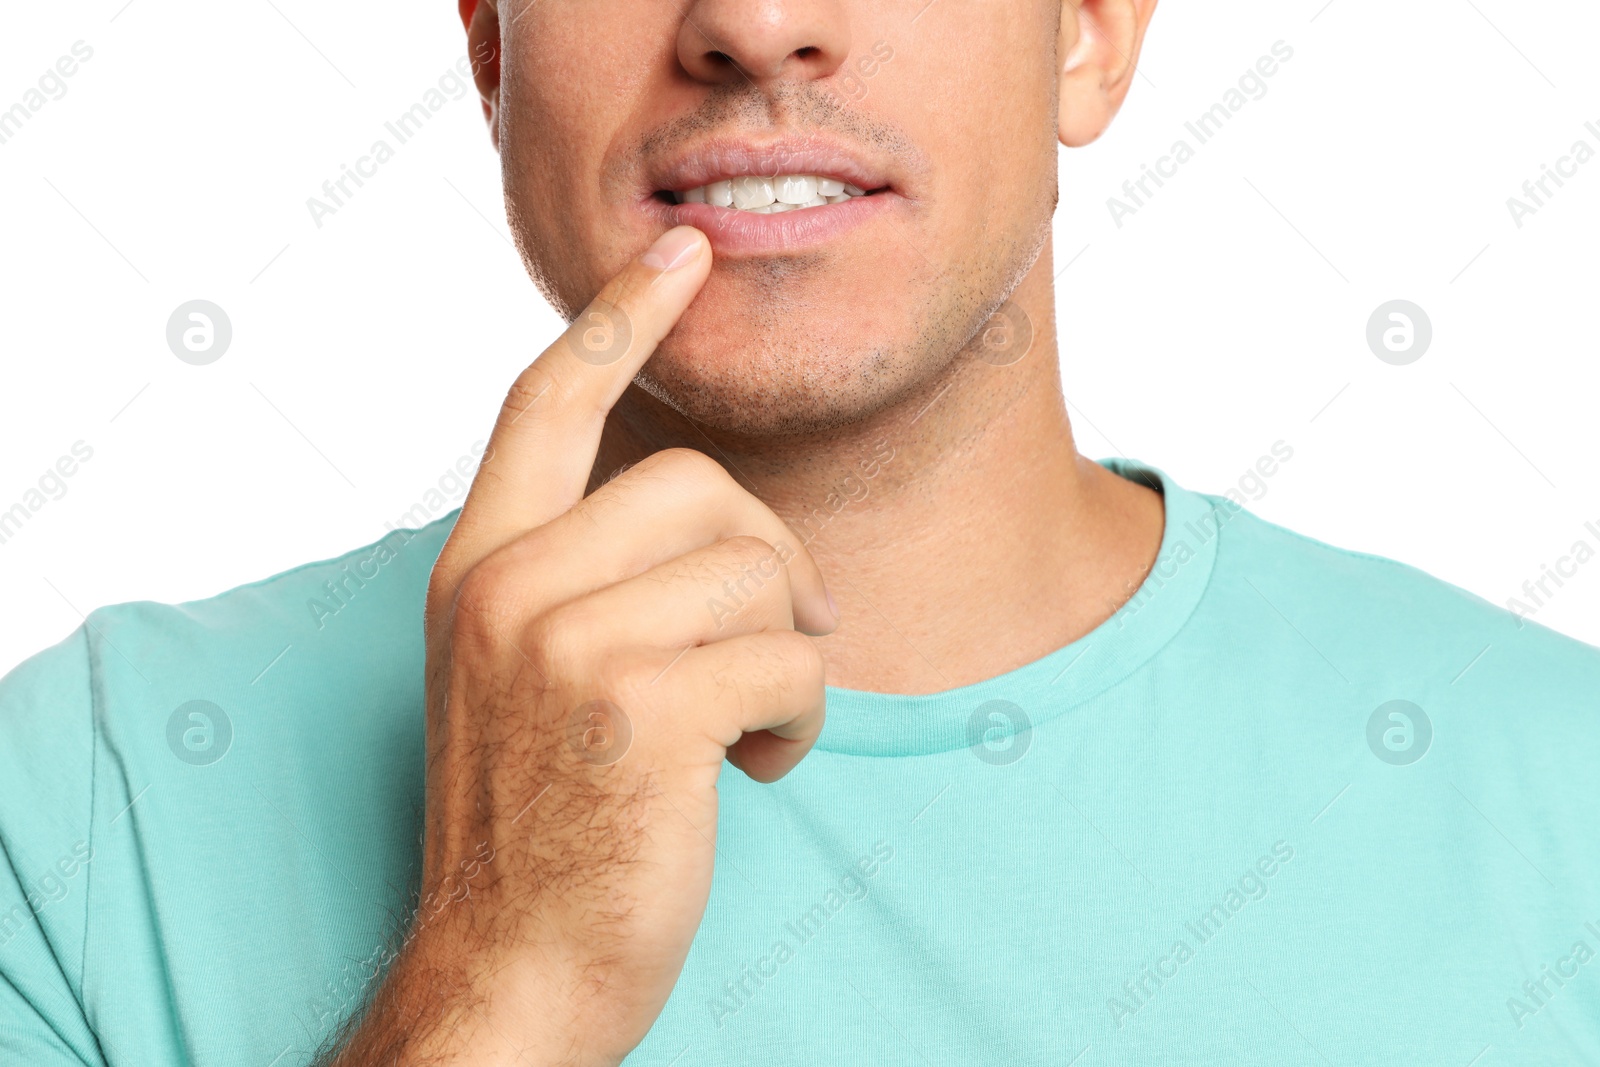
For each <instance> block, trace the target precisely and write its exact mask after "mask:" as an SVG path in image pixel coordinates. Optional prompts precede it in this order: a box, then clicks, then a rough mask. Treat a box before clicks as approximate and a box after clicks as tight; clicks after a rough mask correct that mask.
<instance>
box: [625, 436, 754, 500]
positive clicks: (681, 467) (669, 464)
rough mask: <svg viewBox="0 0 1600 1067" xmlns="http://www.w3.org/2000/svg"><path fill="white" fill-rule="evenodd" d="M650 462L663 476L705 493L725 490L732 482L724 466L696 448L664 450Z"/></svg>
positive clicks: (656, 454)
mask: <svg viewBox="0 0 1600 1067" xmlns="http://www.w3.org/2000/svg"><path fill="white" fill-rule="evenodd" d="M650 461H651V462H652V465H653V466H655V467H658V468H660V470H661V472H662V473H663V474H666V475H668V476H670V477H672V478H673V479H675V480H679V481H682V482H685V483H687V484H689V485H691V486H693V487H694V488H696V489H699V490H701V491H703V492H714V491H717V490H720V489H723V488H725V487H726V486H727V485H728V484H729V483H730V482H731V481H732V478H730V477H729V475H728V472H727V471H726V470H724V469H723V468H722V464H720V463H718V462H717V461H716V460H714V459H712V458H711V457H710V456H708V455H706V454H705V453H704V452H701V451H699V450H698V449H694V448H684V447H682V446H679V447H676V448H668V449H663V450H662V451H660V452H657V453H655V454H654V455H653V456H651V457H650ZM641 466H643V465H642V464H641Z"/></svg>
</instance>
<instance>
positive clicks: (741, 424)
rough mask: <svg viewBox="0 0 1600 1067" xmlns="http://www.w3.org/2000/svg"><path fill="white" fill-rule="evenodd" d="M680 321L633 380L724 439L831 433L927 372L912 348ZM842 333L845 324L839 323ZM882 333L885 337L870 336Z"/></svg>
mask: <svg viewBox="0 0 1600 1067" xmlns="http://www.w3.org/2000/svg"><path fill="white" fill-rule="evenodd" d="M702 321H705V325H704V326H703V327H701V326H699V325H697V323H696V322H694V321H689V320H688V316H685V321H681V322H680V323H679V326H678V329H677V330H675V331H674V332H673V333H672V334H671V335H670V336H669V337H668V338H667V339H666V340H665V341H664V342H663V343H662V344H661V346H660V347H659V348H658V349H657V350H656V354H655V356H654V357H653V358H652V359H651V360H650V361H649V362H648V363H646V364H645V366H644V368H643V369H642V370H641V371H640V372H639V374H638V377H637V378H636V379H635V381H636V383H637V384H638V385H639V386H640V388H642V389H644V390H645V391H646V392H648V393H649V394H650V395H652V396H654V397H655V398H656V399H657V400H659V401H661V402H662V403H663V404H666V405H667V406H668V407H670V408H672V409H673V410H674V411H677V412H678V413H679V414H681V415H683V416H685V417H686V418H688V419H690V420H691V421H693V422H694V423H695V424H696V425H698V426H701V427H704V428H706V429H710V430H715V431H717V432H718V433H721V434H724V435H735V436H740V437H779V436H790V435H804V434H809V433H820V432H824V431H828V430H834V429H837V428H839V427H841V426H846V425H850V424H852V423H858V422H862V421H864V420H867V419H869V418H871V417H872V416H873V415H874V414H876V413H878V412H879V411H882V410H883V409H885V408H886V407H888V406H890V405H892V404H893V403H894V402H895V401H896V400H897V399H899V398H900V397H902V396H904V395H905V394H906V393H907V392H908V391H909V390H910V389H912V388H914V387H915V385H916V383H917V382H918V381H919V380H921V379H922V378H924V377H926V375H927V373H928V369H927V368H924V367H921V366H919V365H918V363H917V361H916V359H915V357H914V356H913V355H912V353H914V352H917V351H918V349H917V346H915V345H914V344H896V343H892V342H891V343H889V344H887V345H878V344H872V343H869V342H865V340H864V338H865V337H869V336H872V335H871V334H866V333H863V332H859V331H853V330H852V331H849V333H850V334H851V336H850V337H849V340H848V341H846V340H845V338H844V333H845V331H844V329H841V330H840V331H839V332H837V333H836V332H834V331H819V330H818V329H817V328H816V326H815V325H814V324H812V325H803V324H800V323H794V324H792V325H791V324H787V323H785V322H784V321H783V320H782V319H781V318H779V319H776V320H772V321H767V322H760V323H740V324H739V325H738V326H729V325H728V324H727V323H726V322H724V323H722V324H713V323H711V322H710V321H707V320H706V318H705V317H702ZM840 325H841V327H843V325H844V324H840ZM878 336H883V335H881V334H880V335H878Z"/></svg>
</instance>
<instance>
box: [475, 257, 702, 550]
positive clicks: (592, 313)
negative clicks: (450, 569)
mask: <svg viewBox="0 0 1600 1067" xmlns="http://www.w3.org/2000/svg"><path fill="white" fill-rule="evenodd" d="M710 271H711V245H710V243H709V242H708V241H707V240H706V237H705V234H703V233H701V232H700V231H699V230H697V229H695V228H694V227H692V226H676V227H673V228H672V229H670V230H668V231H667V232H666V233H664V234H662V235H661V236H660V237H659V238H657V239H656V242H655V243H654V244H652V245H651V246H650V248H649V250H648V251H646V252H645V253H644V254H643V255H641V256H639V257H638V258H637V259H635V260H633V261H632V262H631V263H629V264H628V265H627V266H626V267H624V268H623V269H622V271H621V272H620V273H618V274H617V275H616V277H614V278H612V279H611V281H610V282H608V283H606V286H605V287H604V288H603V289H601V290H600V293H599V295H597V296H596V297H595V298H594V300H593V301H592V302H590V304H589V306H588V307H586V308H584V309H583V311H581V312H580V313H579V314H578V316H577V318H575V319H574V320H573V321H572V324H571V325H570V326H568V327H567V330H566V332H565V333H563V334H562V335H561V336H560V337H559V338H557V339H556V341H555V343H554V344H552V345H551V346H550V347H549V348H547V349H545V350H544V352H542V353H541V354H540V355H539V357H538V358H537V359H535V360H534V361H533V362H532V363H531V364H529V365H528V367H527V369H526V370H524V371H523V372H522V373H521V374H520V375H518V376H517V380H516V381H515V382H514V383H512V386H511V389H510V390H509V392H508V393H507V394H506V399H505V403H504V404H503V405H502V406H501V409H500V415H499V417H498V418H497V419H496V421H495V428H494V432H493V434H491V435H490V438H489V444H488V447H487V449H486V451H485V453H484V461H483V464H482V466H481V467H480V468H479V470H478V475H477V477H476V478H474V480H473V483H472V489H471V491H470V492H468V494H467V499H466V502H465V503H463V504H462V507H461V515H460V517H459V519H458V520H457V521H456V526H455V530H454V531H453V533H452V537H451V540H452V541H453V542H455V544H454V545H453V546H452V553H451V554H452V556H453V557H454V566H456V567H457V568H459V569H460V570H461V571H462V572H463V573H464V572H465V570H466V569H467V568H469V567H470V566H472V564H473V563H475V562H476V561H477V560H479V559H481V558H483V557H484V556H485V555H487V554H488V553H489V552H492V551H493V550H494V549H496V548H498V547H499V546H500V545H502V544H505V543H506V542H508V541H510V540H511V539H512V538H514V537H516V536H518V535H519V534H521V533H523V532H525V531H527V530H529V529H532V528H534V527H536V526H542V525H544V524H545V523H546V522H549V521H550V520H551V519H553V518H555V517H556V516H557V515H559V514H561V513H562V512H564V511H566V510H567V509H568V508H570V507H572V505H574V504H576V503H577V502H578V501H579V500H582V499H583V492H584V489H585V488H586V487H587V485H588V483H589V472H590V469H591V468H592V467H593V466H594V459H595V453H596V452H597V451H598V449H599V447H600V433H601V430H602V429H604V427H605V419H606V414H607V413H608V412H609V411H610V410H611V406H612V405H613V404H615V403H616V402H617V399H618V398H619V397H620V396H621V395H622V392H623V390H624V389H626V388H627V387H628V383H629V382H631V381H632V380H633V376H634V375H635V374H636V373H638V370H639V368H640V367H641V366H643V365H644V363H645V361H646V360H647V359H649V358H650V356H651V355H652V354H654V352H655V349H656V346H657V345H658V344H660V343H661V339H662V338H663V337H665V336H666V335H667V334H668V333H669V332H670V331H671V330H672V327H673V326H675V325H676V324H677V322H678V317H679V316H680V315H682V314H683V311H684V309H685V308H687V307H688V306H689V304H690V302H691V301H693V300H694V298H695V295H696V294H697V293H699V291H700V287H701V286H702V285H704V284H705V280H706V276H707V275H708V274H709V273H710Z"/></svg>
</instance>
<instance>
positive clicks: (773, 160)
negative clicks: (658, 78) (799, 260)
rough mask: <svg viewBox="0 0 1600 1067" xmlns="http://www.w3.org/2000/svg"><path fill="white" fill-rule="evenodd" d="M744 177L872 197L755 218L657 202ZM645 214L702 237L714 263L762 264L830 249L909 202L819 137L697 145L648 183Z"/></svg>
mask: <svg viewBox="0 0 1600 1067" xmlns="http://www.w3.org/2000/svg"><path fill="white" fill-rule="evenodd" d="M745 174H760V175H766V176H769V177H776V176H777V175H779V174H815V175H817V176H819V177H824V178H836V179H838V180H839V181H843V182H848V183H850V184H851V185H856V186H859V187H860V188H862V189H865V190H867V192H868V195H866V196H858V197H854V198H852V199H851V200H849V201H847V202H846V203H842V204H828V205H826V206H824V207H810V208H801V209H799V210H797V211H784V212H781V213H778V214H774V215H758V214H756V213H754V212H750V211H740V210H738V209H736V208H729V207H714V206H712V205H710V204H669V203H666V202H665V201H664V200H662V199H661V198H660V197H659V196H658V195H657V194H659V193H661V192H663V191H665V192H683V191H684V190H687V189H694V188H697V187H699V186H702V185H709V184H711V183H712V182H717V181H726V180H728V179H730V178H736V177H739V176H741V175H745ZM645 180H646V182H648V183H649V187H648V188H646V189H644V190H643V191H642V197H641V205H640V206H641V207H642V208H643V209H644V211H645V212H646V213H647V214H650V215H652V216H654V218H655V220H656V221H657V222H659V223H661V224H663V225H664V226H667V227H670V226H679V225H687V226H693V227H695V228H696V229H698V230H701V231H703V232H704V233H705V235H706V237H707V238H708V239H709V240H710V242H711V248H712V252H713V253H714V254H716V255H722V256H727V255H733V256H760V255H772V254H781V253H792V252H801V251H806V250H810V249H814V248H817V247H819V246H821V245H825V244H827V243H828V242H830V241H833V240H836V239H838V238H839V237H840V236H842V235H843V234H845V233H847V232H848V231H850V230H853V229H855V228H856V227H858V226H860V225H862V224H864V223H866V222H867V221H869V220H870V219H873V218H875V217H877V216H878V215H881V214H882V213H883V212H885V211H888V210H891V209H892V208H893V207H894V206H895V205H896V203H897V202H899V201H902V200H903V199H904V197H903V195H902V194H901V193H900V192H899V190H898V189H897V188H896V185H895V177H894V176H893V175H891V174H890V173H889V172H888V170H887V168H885V167H883V166H881V165H879V164H877V163H874V162H872V161H870V160H867V159H865V158H863V156H862V155H861V154H860V153H859V152H856V151H854V150H852V149H851V148H850V147H849V146H847V145H845V144H843V143H841V142H838V141H835V140H832V139H831V138H826V137H821V136H808V137H798V138H796V137H789V138H782V139H778V140H775V141H770V142H766V143H762V142H755V141H749V140H743V139H734V138H717V139H711V140H707V141H702V142H699V143H697V144H695V145H693V146H691V147H690V148H687V149H685V150H683V151H681V152H679V153H678V154H676V155H675V156H673V157H671V158H670V159H667V160H664V161H663V163H662V165H660V166H659V167H655V168H651V169H649V170H648V171H647V173H646V176H645Z"/></svg>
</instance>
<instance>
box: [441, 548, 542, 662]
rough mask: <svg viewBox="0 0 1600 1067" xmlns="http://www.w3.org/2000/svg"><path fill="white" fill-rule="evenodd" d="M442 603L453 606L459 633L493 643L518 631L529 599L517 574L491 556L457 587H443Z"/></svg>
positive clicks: (453, 627) (455, 632) (454, 628)
mask: <svg viewBox="0 0 1600 1067" xmlns="http://www.w3.org/2000/svg"><path fill="white" fill-rule="evenodd" d="M438 592H439V596H440V597H441V598H444V599H441V601H440V602H441V603H446V602H447V603H450V604H451V606H452V613H451V618H452V623H451V631H452V633H453V635H454V636H455V637H457V638H458V639H462V640H467V641H472V642H475V643H478V644H488V643H493V642H495V641H497V640H500V639H502V635H504V634H506V633H508V632H514V627H515V626H516V623H517V619H518V616H519V615H520V614H521V612H522V611H523V610H524V603H525V599H524V597H523V596H522V593H521V590H520V589H519V587H518V585H517V580H516V575H515V574H514V572H513V571H512V570H511V569H510V568H508V567H506V566H505V565H504V564H502V563H500V562H498V561H497V559H496V558H495V557H490V558H489V559H486V560H484V561H482V562H480V563H479V564H478V565H477V566H475V567H473V568H472V569H471V570H470V571H468V572H467V574H466V576H465V577H464V578H462V579H461V582H460V584H459V585H457V586H455V587H454V588H453V589H444V588H440V589H439V591H438Z"/></svg>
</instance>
